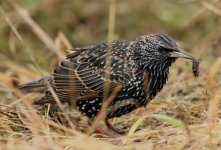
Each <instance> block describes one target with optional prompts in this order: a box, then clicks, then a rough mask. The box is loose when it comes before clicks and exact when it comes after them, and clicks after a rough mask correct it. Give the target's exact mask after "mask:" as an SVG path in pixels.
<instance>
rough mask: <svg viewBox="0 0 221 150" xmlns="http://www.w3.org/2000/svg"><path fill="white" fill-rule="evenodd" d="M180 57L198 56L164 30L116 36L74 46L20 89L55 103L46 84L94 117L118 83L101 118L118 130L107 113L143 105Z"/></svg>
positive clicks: (116, 114) (41, 101)
mask: <svg viewBox="0 0 221 150" xmlns="http://www.w3.org/2000/svg"><path fill="white" fill-rule="evenodd" d="M181 57H182V58H185V59H189V60H192V61H193V62H197V59H196V58H194V57H193V56H191V55H190V54H189V53H187V52H185V51H184V50H182V49H181V48H179V47H178V46H177V44H176V42H175V41H174V40H173V39H172V37H170V36H169V35H167V34H165V33H156V34H148V35H142V36H139V37H137V38H136V39H135V40H131V41H129V40H114V41H112V42H109V43H108V42H104V43H100V44H98V45H95V46H90V47H84V48H75V49H74V50H73V51H72V53H70V54H69V55H67V56H66V58H65V59H64V60H62V61H61V62H60V63H59V64H58V65H57V67H55V68H54V70H53V72H52V73H51V74H50V75H49V76H46V77H43V78H41V79H37V80H34V81H31V82H29V83H25V84H21V85H19V89H20V90H21V91H22V92H24V93H30V92H37V93H44V94H45V95H44V96H43V97H42V98H41V99H39V100H37V101H36V102H35V103H34V104H36V105H42V104H46V103H56V101H55V99H54V96H53V94H52V93H51V91H50V90H49V87H48V84H50V86H51V88H53V90H54V92H55V93H56V95H57V97H58V98H59V100H60V101H61V102H62V103H65V102H67V103H69V104H70V105H71V104H73V107H74V108H75V109H77V110H79V111H80V112H81V113H82V114H84V115H86V116H87V117H89V118H92V119H93V118H95V117H96V116H97V115H98V114H99V112H100V111H101V108H102V106H103V104H104V103H105V101H106V100H107V99H103V95H104V93H105V91H108V96H110V95H111V93H112V92H113V91H114V89H115V88H116V87H118V86H120V90H119V92H118V93H117V95H116V96H115V97H114V98H113V100H112V101H111V102H110V104H109V105H108V107H107V109H106V113H105V123H106V125H107V126H108V127H109V128H110V129H112V130H113V131H115V132H117V133H122V130H120V129H119V128H117V127H115V126H113V125H111V123H110V122H109V119H111V118H114V117H120V116H122V115H124V114H127V113H129V112H132V111H133V110H135V109H137V108H140V107H145V106H146V105H147V104H148V103H149V102H150V101H151V100H152V99H154V97H155V96H156V95H157V94H158V93H159V92H160V91H161V90H162V88H163V86H164V85H165V84H166V82H167V80H168V76H169V69H170V67H171V65H172V64H173V63H174V62H175V61H176V59H177V58H181ZM195 64H197V63H195ZM195 66H197V65H195ZM108 68H109V69H108ZM195 68H196V67H195ZM196 70H197V69H195V72H196ZM105 84H108V86H105Z"/></svg>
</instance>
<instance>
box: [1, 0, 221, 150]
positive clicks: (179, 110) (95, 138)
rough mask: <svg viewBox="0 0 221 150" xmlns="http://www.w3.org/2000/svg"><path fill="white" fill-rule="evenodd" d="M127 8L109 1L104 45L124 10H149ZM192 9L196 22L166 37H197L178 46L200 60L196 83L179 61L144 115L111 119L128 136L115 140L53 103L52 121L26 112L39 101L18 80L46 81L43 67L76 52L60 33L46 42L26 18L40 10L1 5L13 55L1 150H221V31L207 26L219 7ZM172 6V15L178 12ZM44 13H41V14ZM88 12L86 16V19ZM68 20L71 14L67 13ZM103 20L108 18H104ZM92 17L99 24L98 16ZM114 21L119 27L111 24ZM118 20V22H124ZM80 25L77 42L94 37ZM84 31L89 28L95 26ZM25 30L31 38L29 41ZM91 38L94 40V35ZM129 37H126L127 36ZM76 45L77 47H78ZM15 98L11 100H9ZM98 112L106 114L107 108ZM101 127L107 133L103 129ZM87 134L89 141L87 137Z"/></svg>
mask: <svg viewBox="0 0 221 150" xmlns="http://www.w3.org/2000/svg"><path fill="white" fill-rule="evenodd" d="M116 2H117V1H116ZM47 3H49V4H47ZM57 3H58V4H57ZM60 3H61V4H63V3H62V2H60V1H59V0H58V1H56V2H43V1H42V2H41V5H42V6H44V5H48V6H50V5H52V4H53V5H54V7H56V8H57V7H58V8H59V6H58V5H59V4H60ZM79 3H80V1H79ZM97 3H99V2H97V1H96V2H95V4H91V3H89V2H88V4H87V3H85V2H84V3H83V4H84V6H85V7H86V6H87V5H90V6H91V7H90V9H92V10H93V9H94V10H97V5H98V4H97ZM129 3H130V4H128V3H126V4H125V3H123V2H117V4H116V3H115V0H110V4H111V5H110V13H109V15H110V16H109V28H108V27H107V30H106V31H109V32H108V38H106V39H108V41H112V40H113V39H114V38H116V37H117V36H116V34H114V31H115V30H119V29H115V26H116V28H117V25H119V26H121V22H120V21H119V23H118V15H119V17H121V15H122V14H124V13H125V12H127V11H129V10H128V8H133V9H134V10H137V11H138V9H141V12H142V13H144V12H145V11H146V10H145V7H144V6H143V5H144V4H146V3H145V2H143V1H142V2H141V1H138V2H136V3H135V2H133V1H130V2H129ZM148 3H151V4H152V5H151V6H152V7H153V8H152V9H151V8H148V9H149V10H148V12H149V13H150V14H151V16H154V17H155V19H156V20H157V13H159V12H160V11H159V12H158V11H156V10H159V9H154V8H157V5H159V4H160V3H161V1H155V2H150V1H149V2H148ZM179 3H182V4H183V5H187V4H188V3H189V5H191V4H193V3H194V2H193V1H179ZM195 3H197V2H195ZM115 4H116V6H119V5H120V6H121V7H120V8H121V9H119V7H116V6H115ZM123 4H124V5H127V7H128V8H127V7H123ZM41 5H40V6H41ZM76 5H77V4H76ZM105 5H107V8H109V3H107V4H106V3H105ZM162 5H163V4H162ZM164 5H168V4H164ZM170 5H171V6H172V5H175V4H170ZM196 5H197V6H198V7H195V8H194V9H195V10H194V11H193V12H194V14H193V16H192V17H187V18H188V19H186V20H184V21H183V26H182V27H183V29H175V27H174V29H171V30H175V31H174V32H171V33H173V34H175V35H177V36H179V35H182V37H183V38H184V39H185V38H187V37H189V36H191V35H192V34H195V35H194V36H195V39H197V38H199V37H200V38H199V40H195V41H194V44H191V41H186V42H183V43H181V42H179V41H178V43H179V44H180V45H181V46H182V47H184V48H185V47H186V48H189V49H192V51H191V53H193V55H194V56H199V57H201V66H200V76H199V78H197V79H195V78H194V77H193V75H192V73H191V67H190V63H188V65H184V64H185V63H184V61H183V60H178V61H177V62H176V64H175V65H174V66H173V67H172V68H171V74H170V78H169V82H168V84H167V85H166V86H165V87H164V89H163V91H162V92H160V94H159V95H158V96H157V97H156V98H155V99H154V100H153V101H152V102H150V103H149V104H148V105H147V106H146V108H141V109H138V110H136V111H134V112H132V113H130V114H127V115H124V116H122V117H120V118H115V119H113V122H114V123H115V124H116V125H118V126H122V127H128V134H127V135H124V136H119V135H116V134H110V135H104V134H99V133H93V132H92V131H94V127H95V126H94V125H95V124H96V121H95V123H94V124H93V125H92V126H89V125H88V120H87V118H86V117H84V116H81V114H79V112H76V111H75V110H72V108H69V107H67V106H65V105H64V104H61V103H60V102H59V99H58V98H56V100H57V103H58V104H59V106H60V108H62V112H55V113H54V114H50V115H49V110H50V109H51V106H50V105H47V106H42V107H40V108H34V107H33V106H32V105H31V103H32V101H33V100H34V99H35V98H36V97H39V95H36V94H28V95H23V94H22V93H21V92H20V91H19V90H18V89H17V84H18V81H19V82H22V83H23V82H27V81H30V80H31V79H35V78H38V77H41V76H43V75H45V74H48V72H49V70H48V69H47V68H48V67H49V66H50V67H53V66H55V65H56V64H57V63H58V61H59V60H61V59H63V57H64V56H65V54H66V53H67V51H66V50H67V49H70V48H73V46H72V44H71V43H72V42H70V41H69V38H68V36H67V37H66V36H65V35H66V34H64V32H62V31H59V33H58V34H57V33H56V35H57V36H52V35H51V36H49V34H50V33H48V32H46V31H45V30H44V29H43V28H42V27H41V25H40V24H38V22H37V21H35V19H33V18H32V17H31V16H32V13H34V12H33V11H37V9H39V7H40V6H39V7H32V9H31V10H26V9H24V7H22V6H21V5H19V4H18V3H14V2H6V3H4V5H2V6H0V10H1V15H0V20H1V22H4V26H6V28H5V27H2V28H0V31H1V30H3V29H5V30H8V31H9V34H8V36H9V37H8V38H7V39H8V41H7V40H5V42H8V43H9V44H8V45H9V47H8V51H10V54H8V53H7V52H6V54H4V51H1V50H0V52H1V53H0V59H1V63H0V70H1V72H0V95H1V101H0V119H1V121H0V149H73V150H75V149H77V150H78V149H79V150H93V149H94V150H99V149H101V150H112V149H113V150H115V149H116V150H118V149H119V150H124V149H125V150H140V149H191V150H192V149H220V148H221V146H220V144H221V120H220V116H221V111H220V100H221V95H220V93H221V72H220V70H221V53H220V46H221V45H220V41H221V34H220V32H219V31H220V29H219V24H218V23H217V24H215V23H214V24H210V23H209V21H211V18H215V19H219V20H220V12H221V10H220V9H219V8H221V2H219V1H217V0H214V1H212V2H209V1H203V2H198V3H197V4H196ZM165 7H166V6H165ZM175 7H176V6H175ZM175 7H174V11H178V10H176V9H175ZM68 8H69V7H68ZM41 9H42V10H45V8H41ZM90 9H89V7H87V11H90ZM115 9H116V10H115ZM47 11H48V12H47ZM47 11H45V13H48V14H50V13H51V12H50V11H52V12H53V11H54V10H47ZM87 11H86V9H85V12H87ZM115 11H116V12H115ZM129 12H130V11H129ZM53 13H55V12H53ZM66 13H67V14H66V15H68V13H70V12H66ZM106 13H107V14H108V12H106ZM86 14H90V13H86ZM115 14H116V16H115ZM69 15H70V14H69ZM99 15H102V14H99ZM106 16H108V15H106ZM78 17H79V16H78ZM93 17H94V18H95V19H96V17H97V16H96V15H95V16H93ZM115 17H116V23H118V24H116V23H115ZM131 17H132V16H131ZM139 17H141V16H139ZM141 18H142V17H141ZM69 19H70V18H69ZM121 19H122V20H123V18H121ZM158 19H159V18H158ZM167 19H168V18H167ZM135 20H138V21H140V22H141V23H140V24H141V25H140V26H139V27H140V28H141V27H142V26H143V24H144V23H145V22H143V20H142V19H141V20H139V19H137V18H136V19H135ZM204 20H206V21H208V22H207V24H210V25H208V26H209V27H208V26H206V29H205V30H208V31H207V32H206V31H205V32H204V28H203V27H202V26H200V28H202V29H198V25H199V24H200V23H203V21H204ZM72 21H73V22H72V23H75V20H72ZM123 21H124V20H123ZM163 21H165V20H163V19H162V18H161V20H160V19H159V20H158V21H156V22H154V21H153V22H150V24H151V25H152V26H154V27H156V26H155V25H156V24H157V23H158V24H160V23H162V22H163ZM106 22H108V20H106ZM123 23H124V24H123V27H124V26H127V25H131V24H130V22H128V24H127V22H123ZM23 24H25V26H23ZM79 24H80V23H79ZM82 24H83V25H81V26H78V25H77V24H75V26H76V28H77V29H78V30H77V31H76V32H78V31H79V30H80V31H81V34H79V35H78V37H79V38H80V37H81V36H82V34H83V35H91V34H95V33H91V32H88V31H87V29H86V28H85V26H86V25H84V23H82ZM107 24H108V23H107ZM20 26H22V29H21V28H19V27H20ZM89 26H90V27H91V26H93V24H90V25H89ZM171 26H172V25H171ZM210 26H212V27H210ZM101 28H102V27H101ZM177 28H178V27H177ZM208 28H209V29H208ZM108 29H109V30H108ZM194 29H195V30H194ZM27 30H28V32H29V33H32V34H31V35H30V34H27V33H26V32H27ZM122 30H123V29H122ZM131 30H133V29H131V28H127V30H126V31H130V32H129V33H131V34H132V35H134V34H133V31H131ZM134 30H135V29H134ZM158 30H159V31H161V30H166V27H164V28H163V27H161V28H160V27H156V28H154V29H152V30H151V31H158ZM106 31H104V33H103V34H104V37H103V38H105V37H107V36H106V35H107V34H106V33H107V32H106ZM135 31H136V32H139V31H140V30H139V29H137V30H135ZM185 31H187V32H185ZM96 32H97V33H99V31H96ZM115 32H119V31H115ZM168 32H170V31H168ZM0 36H1V34H0ZM51 37H54V38H51ZM128 37H129V38H131V36H130V35H128ZM28 38H30V39H31V40H33V39H35V40H36V42H35V41H34V42H31V43H30V44H29V43H27V42H26V41H29V39H28ZM93 38H94V37H93ZM93 38H90V36H88V37H87V40H88V41H91V40H92V39H93ZM100 38H101V37H100ZM53 39H55V40H53ZM37 41H38V42H37ZM75 42H76V43H77V41H75ZM84 42H85V41H82V43H81V44H82V45H83V44H85V43H84ZM94 42H95V41H94ZM39 43H41V45H42V47H41V48H39V47H38V46H36V47H37V48H39V49H44V50H47V51H44V53H49V56H48V55H45V54H44V55H41V57H43V56H44V58H43V59H44V60H45V59H46V61H47V63H48V62H49V61H48V60H47V59H48V58H50V62H51V63H50V64H47V63H46V64H42V62H41V61H42V60H41V59H39V58H40V57H38V55H36V51H32V49H33V48H32V46H33V47H34V45H37V44H39ZM79 43H80V42H79ZM18 45H19V46H18ZM0 47H1V48H3V45H0ZM45 47H46V48H45ZM74 47H75V46H74ZM21 49H24V52H21V53H22V54H23V56H21V55H19V50H21ZM200 50H201V51H200ZM39 53H41V51H39ZM24 54H25V55H26V56H24ZM27 57H28V58H30V60H31V61H30V62H25V61H24V62H25V64H30V65H28V66H27V65H24V64H22V63H19V61H23V60H24V59H27ZM12 58H13V59H12ZM45 70H47V71H45ZM12 91H13V92H14V93H15V95H16V97H15V96H14V95H12V94H11V92H12ZM117 91H118V89H116V91H115V92H116V93H117ZM55 97H56V95H55ZM112 99H113V97H110V98H109V100H110V101H111V100H112ZM103 109H104V110H105V109H106V108H105V106H104V108H103ZM103 115H104V114H101V117H100V118H99V117H98V119H97V121H99V120H100V119H102V117H103ZM101 126H103V128H105V127H104V125H103V124H101ZM136 130H138V131H136ZM135 131H136V132H135ZM88 133H90V134H89V135H88Z"/></svg>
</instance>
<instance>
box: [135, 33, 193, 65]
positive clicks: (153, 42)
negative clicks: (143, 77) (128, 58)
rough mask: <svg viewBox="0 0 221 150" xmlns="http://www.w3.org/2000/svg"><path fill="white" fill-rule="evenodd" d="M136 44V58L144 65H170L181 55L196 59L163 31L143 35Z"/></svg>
mask: <svg viewBox="0 0 221 150" xmlns="http://www.w3.org/2000/svg"><path fill="white" fill-rule="evenodd" d="M134 46H135V50H134V59H135V61H137V62H138V64H140V65H143V66H148V65H149V66H156V67H157V65H158V66H160V67H162V66H164V67H167V66H168V67H169V66H170V65H171V64H172V63H173V62H174V61H175V60H176V58H180V57H182V58H186V59H190V60H192V61H193V60H195V58H194V57H193V56H191V55H190V54H189V53H187V52H185V51H183V50H181V49H180V48H179V47H178V46H177V44H176V43H175V41H174V40H173V39H172V38H171V37H170V36H169V35H166V34H163V33H160V34H150V35H144V36H141V37H139V38H137V39H136V41H135V43H134Z"/></svg>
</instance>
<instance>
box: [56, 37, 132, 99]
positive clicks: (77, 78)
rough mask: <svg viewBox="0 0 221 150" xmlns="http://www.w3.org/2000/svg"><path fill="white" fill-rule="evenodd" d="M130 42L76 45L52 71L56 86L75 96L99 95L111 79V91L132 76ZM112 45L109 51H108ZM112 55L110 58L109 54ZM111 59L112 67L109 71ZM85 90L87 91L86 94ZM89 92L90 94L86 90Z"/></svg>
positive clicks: (60, 90) (59, 89)
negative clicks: (88, 45)
mask: <svg viewBox="0 0 221 150" xmlns="http://www.w3.org/2000/svg"><path fill="white" fill-rule="evenodd" d="M129 47H130V42H127V41H114V42H113V43H112V44H111V46H110V45H109V44H106V43H103V44H99V45H97V46H92V47H89V48H83V49H76V50H75V52H73V53H72V54H70V55H68V56H67V58H66V59H65V60H64V61H62V62H61V63H60V65H59V66H58V67H57V68H56V69H55V70H54V72H53V79H54V86H55V88H56V90H57V91H58V92H64V93H67V92H68V93H71V94H72V95H73V96H76V95H78V96H79V93H82V92H83V93H84V94H82V95H84V96H82V97H85V98H87V95H88V96H89V97H96V96H97V95H98V94H100V93H102V92H103V91H104V90H107V89H105V87H106V86H104V84H105V83H108V85H109V86H108V90H110V91H112V90H113V88H114V87H116V86H117V85H121V86H122V85H123V84H125V83H127V82H129V81H130V79H131V78H133V66H132V65H133V64H131V63H130V62H131V60H130V59H131V58H130V56H129V55H130V54H129ZM108 48H110V51H111V53H110V55H108V51H109V50H108ZM107 56H109V58H106V57H107ZM107 61H109V64H110V65H109V66H110V69H109V70H110V71H109V73H108V71H107ZM85 93H86V94H85ZM87 93H89V94H87Z"/></svg>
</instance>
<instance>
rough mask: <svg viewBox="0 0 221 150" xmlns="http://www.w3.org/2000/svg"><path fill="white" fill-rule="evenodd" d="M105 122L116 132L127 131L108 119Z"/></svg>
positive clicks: (122, 132)
mask: <svg viewBox="0 0 221 150" xmlns="http://www.w3.org/2000/svg"><path fill="white" fill-rule="evenodd" d="M105 124H106V125H107V127H108V128H109V129H111V130H113V131H114V132H117V133H118V134H125V133H126V131H125V130H124V129H122V128H120V127H116V126H114V125H112V124H111V123H110V121H109V120H108V119H105Z"/></svg>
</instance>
